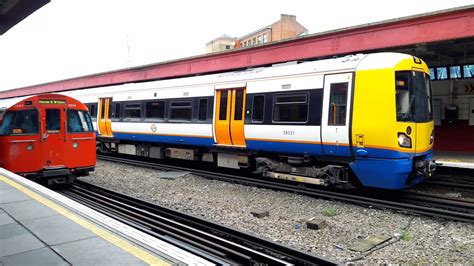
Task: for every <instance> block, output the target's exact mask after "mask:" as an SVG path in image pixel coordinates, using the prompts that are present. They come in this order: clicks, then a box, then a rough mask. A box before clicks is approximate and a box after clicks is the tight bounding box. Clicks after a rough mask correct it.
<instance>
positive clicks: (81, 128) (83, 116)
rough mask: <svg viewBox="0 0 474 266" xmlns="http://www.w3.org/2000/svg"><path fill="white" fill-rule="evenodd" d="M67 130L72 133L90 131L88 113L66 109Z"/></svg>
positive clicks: (92, 129)
mask: <svg viewBox="0 0 474 266" xmlns="http://www.w3.org/2000/svg"><path fill="white" fill-rule="evenodd" d="M67 131H68V132H70V133H72V132H74V133H80V132H92V131H94V128H93V127H92V121H91V118H90V116H89V114H88V113H87V112H85V111H81V110H71V109H70V110H68V111H67Z"/></svg>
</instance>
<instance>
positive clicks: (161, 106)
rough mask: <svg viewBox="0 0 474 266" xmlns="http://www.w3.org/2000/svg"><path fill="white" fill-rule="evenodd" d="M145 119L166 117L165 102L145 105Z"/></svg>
mask: <svg viewBox="0 0 474 266" xmlns="http://www.w3.org/2000/svg"><path fill="white" fill-rule="evenodd" d="M145 117H146V118H157V119H163V118H164V117H165V101H153V102H147V103H146V105H145Z"/></svg>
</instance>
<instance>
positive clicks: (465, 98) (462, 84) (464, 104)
mask: <svg viewBox="0 0 474 266" xmlns="http://www.w3.org/2000/svg"><path fill="white" fill-rule="evenodd" d="M431 85H432V88H433V100H435V101H436V100H441V106H442V108H441V110H442V113H441V119H442V120H443V119H445V114H444V113H445V111H444V107H445V106H448V105H450V104H454V105H457V106H458V108H459V117H458V118H459V120H468V119H469V111H470V110H469V98H474V79H459V80H443V81H432V82H431Z"/></svg>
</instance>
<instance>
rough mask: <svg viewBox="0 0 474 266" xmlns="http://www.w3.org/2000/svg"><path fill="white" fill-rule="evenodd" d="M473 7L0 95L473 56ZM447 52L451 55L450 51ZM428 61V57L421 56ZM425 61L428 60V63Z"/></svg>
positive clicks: (9, 91) (317, 34) (68, 80)
mask: <svg viewBox="0 0 474 266" xmlns="http://www.w3.org/2000/svg"><path fill="white" fill-rule="evenodd" d="M473 24H474V5H470V6H464V7H459V8H454V9H448V10H442V11H437V12H431V13H425V14H421V15H416V16H409V17H403V18H399V19H392V20H387V21H382V22H377V23H371V24H365V25H359V26H354V27H349V28H343V29H338V30H333V31H327V32H321V33H316V34H311V35H306V36H304V37H297V38H293V39H289V40H284V41H280V42H274V43H269V44H262V45H258V46H254V47H250V48H240V49H234V50H230V51H227V52H219V53H213V54H206V55H200V56H195V57H188V58H183V59H178V60H172V61H166V62H160V63H156V64H150V65H145V66H140V67H135V68H127V69H121V70H115V71H110V72H104V73H98V74H92V75H87V76H82V77H76V78H71V79H66V80H60V81H54V82H49V83H45V84H39V85H33V86H28V87H23V88H18V89H13V90H8V91H2V92H0V98H10V97H17V96H24V95H31V94H38V93H48V92H59V91H67V90H74V89H80V88H89V87H97V86H108V85H114V84H121V83H131V82H141V81H148V80H159V79H168V78H175V77H185V76H192V75H199V74H206V73H215V72H221V71H231V70H238V69H246V68H252V67H258V66H268V65H272V64H275V63H282V62H288V61H302V60H311V59H317V58H328V57H333V56H338V55H346V54H353V53H361V52H362V53H365V52H376V51H400V52H408V53H411V54H415V55H417V56H420V57H421V58H423V59H425V58H424V56H426V57H427V58H428V59H429V60H433V62H434V61H435V60H438V61H437V62H440V60H441V59H440V55H446V56H451V57H452V58H450V59H446V58H445V59H444V60H454V59H453V58H454V57H453V55H452V54H454V56H456V55H458V54H459V55H461V54H463V55H464V59H463V60H464V61H466V60H474V58H466V55H468V56H471V57H472V55H473V49H474V48H473V47H474V45H473V44H474V27H473V26H472V25H473ZM449 53H452V54H449ZM425 60H427V59H425ZM429 60H427V61H428V63H429V64H430V62H429Z"/></svg>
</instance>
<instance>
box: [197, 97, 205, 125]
mask: <svg viewBox="0 0 474 266" xmlns="http://www.w3.org/2000/svg"><path fill="white" fill-rule="evenodd" d="M206 119H207V99H199V110H198V121H206Z"/></svg>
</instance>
